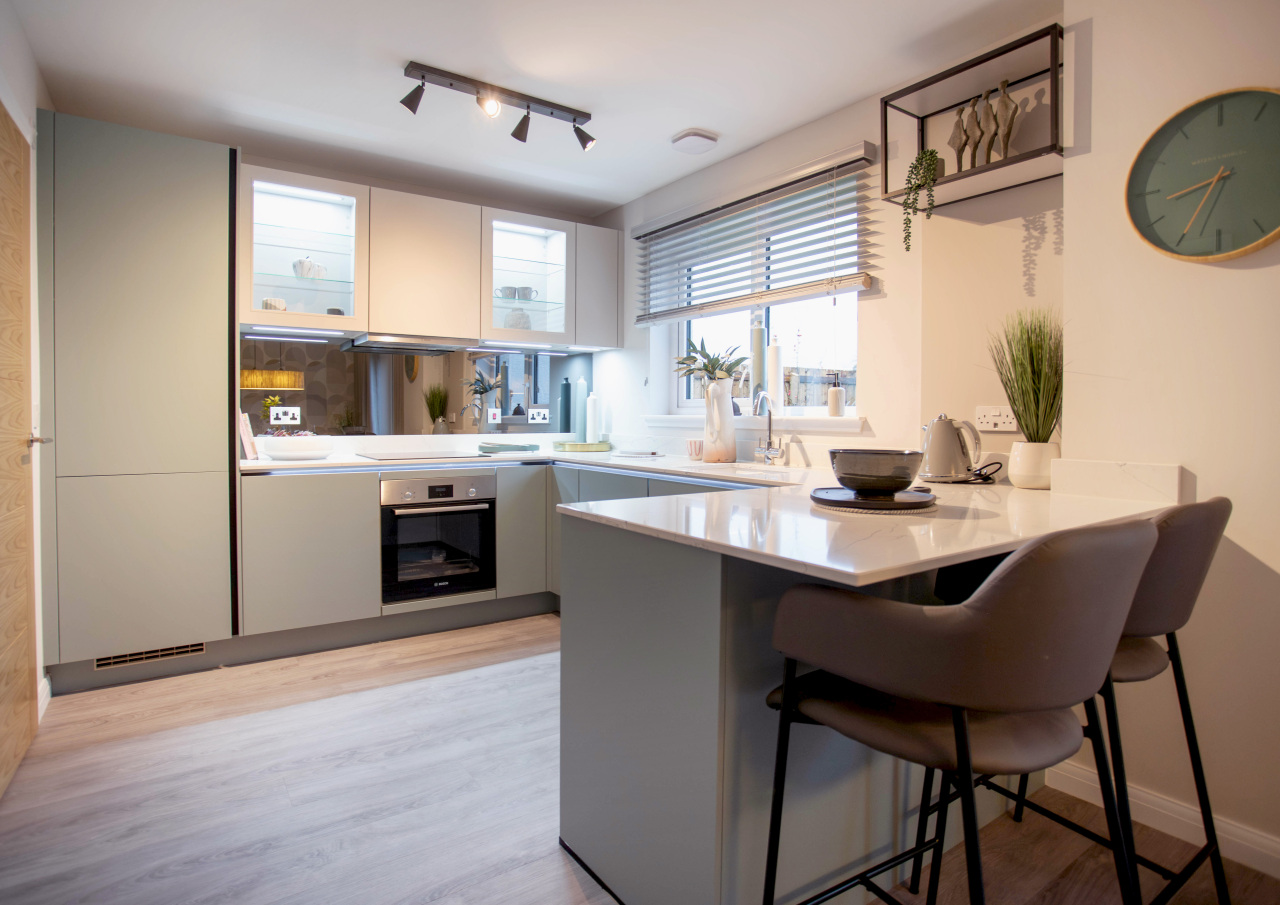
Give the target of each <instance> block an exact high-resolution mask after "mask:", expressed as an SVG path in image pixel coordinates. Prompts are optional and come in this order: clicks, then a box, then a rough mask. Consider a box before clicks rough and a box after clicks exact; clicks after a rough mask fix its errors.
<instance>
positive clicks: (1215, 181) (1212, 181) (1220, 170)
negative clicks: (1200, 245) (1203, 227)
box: [1182, 167, 1226, 236]
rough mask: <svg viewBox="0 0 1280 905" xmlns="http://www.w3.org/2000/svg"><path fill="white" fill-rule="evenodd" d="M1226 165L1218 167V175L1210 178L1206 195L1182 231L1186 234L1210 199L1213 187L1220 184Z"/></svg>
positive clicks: (1205, 191)
mask: <svg viewBox="0 0 1280 905" xmlns="http://www.w3.org/2000/svg"><path fill="white" fill-rule="evenodd" d="M1225 169H1226V167H1218V175H1217V176H1214V177H1213V178H1212V179H1210V180H1209V187H1208V188H1207V189H1205V190H1204V197H1203V198H1201V199H1200V203H1199V204H1198V205H1196V212H1195V213H1194V214H1192V215H1191V219H1190V220H1189V221H1188V222H1187V228H1186V229H1184V230H1183V231H1182V234H1183V235H1184V236H1185V235H1186V234H1187V233H1188V232H1190V231H1191V224H1192V223H1195V222H1196V217H1199V216H1200V208H1202V207H1204V203H1205V202H1206V201H1208V200H1209V196H1210V195H1212V194H1213V187H1214V186H1215V185H1217V184H1218V180H1219V179H1221V178H1222V173H1223V171H1224V170H1225Z"/></svg>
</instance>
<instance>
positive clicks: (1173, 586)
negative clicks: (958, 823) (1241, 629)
mask: <svg viewBox="0 0 1280 905" xmlns="http://www.w3.org/2000/svg"><path fill="white" fill-rule="evenodd" d="M1230 517H1231V501H1230V500H1228V499H1226V498H1225V497H1214V498H1213V499H1211V500H1206V501H1205V502H1203V503H1191V504H1189V505H1186V506H1175V507H1173V508H1171V509H1166V510H1164V511H1163V512H1161V513H1160V514H1159V515H1157V516H1155V517H1154V518H1153V519H1152V520H1151V521H1152V523H1153V524H1154V525H1155V526H1156V529H1157V530H1158V532H1159V539H1158V540H1157V541H1156V548H1155V550H1154V551H1153V552H1152V554H1151V559H1150V560H1149V562H1148V563H1147V568H1146V570H1145V571H1144V572H1143V575H1142V581H1141V582H1139V584H1138V590H1137V593H1136V595H1135V596H1134V600H1133V607H1132V608H1131V609H1130V611H1129V618H1128V620H1127V621H1126V622H1125V626H1124V635H1123V637H1121V639H1120V643H1119V645H1118V646H1117V647H1116V652H1115V655H1114V657H1112V660H1111V672H1110V674H1109V675H1108V677H1107V681H1106V682H1104V683H1103V685H1102V689H1101V691H1100V692H1099V694H1101V696H1102V700H1103V704H1104V705H1105V707H1106V714H1107V732H1108V742H1109V743H1110V747H1111V763H1112V768H1113V770H1114V772H1115V783H1116V792H1117V799H1118V807H1119V811H1120V821H1121V826H1122V828H1123V832H1124V836H1125V846H1126V849H1127V851H1128V852H1129V853H1130V854H1131V855H1132V859H1131V862H1130V863H1131V865H1132V867H1133V869H1134V870H1135V871H1136V868H1137V865H1138V864H1141V865H1142V866H1143V867H1147V868H1149V869H1151V870H1153V871H1155V872H1156V873H1157V874H1159V875H1160V876H1161V877H1162V878H1164V880H1165V881H1166V883H1165V888H1164V889H1163V890H1161V892H1160V893H1159V894H1158V895H1157V896H1156V899H1157V900H1158V901H1161V902H1164V901H1168V899H1169V898H1171V897H1172V896H1173V895H1174V893H1176V892H1177V891H1178V890H1179V889H1181V888H1182V886H1183V884H1185V883H1186V882H1187V880H1189V879H1190V878H1191V875H1192V874H1194V873H1195V872H1196V870H1198V869H1199V868H1200V866H1201V865H1202V864H1204V862H1205V859H1206V858H1207V859H1208V860H1209V863H1210V864H1211V865H1212V868H1213V883H1214V887H1215V888H1216V890H1217V894H1218V902H1219V903H1220V905H1230V902H1231V895H1230V893H1229V892H1228V891H1227V875H1226V871H1225V870H1224V869H1223V864H1222V852H1221V851H1220V850H1219V848H1218V834H1217V832H1216V831H1215V830H1214V826H1213V811H1212V809H1211V808H1210V807H1209V791H1208V786H1207V785H1206V783H1205V778H1204V764H1203V763H1202V762H1201V760H1200V745H1199V742H1198V741H1197V740H1196V729H1195V723H1194V722H1193V721H1192V718H1191V700H1190V698H1189V696H1188V695H1187V679H1186V675H1185V674H1184V673H1183V670H1182V657H1181V656H1180V654H1179V653H1178V638H1177V635H1176V632H1177V631H1178V629H1180V628H1182V627H1183V626H1184V625H1186V624H1187V621H1188V620H1189V619H1190V618H1191V611H1192V609H1193V608H1194V607H1195V603H1196V599H1197V598H1198V597H1199V596H1200V589H1201V588H1202V587H1203V586H1204V580H1205V577H1206V576H1207V575H1208V574H1209V566H1210V564H1212V562H1213V557H1214V554H1215V553H1216V552H1217V550H1218V544H1219V542H1220V541H1221V540H1222V535H1223V532H1224V531H1226V527H1227V520H1228V519H1229V518H1230ZM1158 635H1164V636H1165V643H1166V644H1167V645H1168V649H1167V651H1166V649H1165V648H1163V647H1161V646H1160V644H1159V643H1158V642H1157V641H1156V640H1155V636H1158ZM1167 666H1172V667H1173V683H1174V688H1175V689H1176V690H1177V694H1178V705H1179V708H1180V709H1181V711H1182V728H1183V731H1184V733H1185V734H1186V738H1187V752H1188V754H1189V755H1190V759H1191V773H1192V776H1193V777H1194V779H1195V785H1196V797H1197V798H1198V799H1199V804H1200V818H1201V820H1202V821H1203V823H1204V835H1205V844H1204V845H1203V846H1202V847H1201V848H1200V850H1199V851H1198V852H1196V854H1195V855H1194V856H1193V857H1192V858H1191V860H1190V861H1188V862H1187V864H1186V866H1185V867H1183V868H1182V870H1180V871H1174V870H1171V869H1169V868H1167V867H1164V866H1163V865H1160V864H1156V863H1154V862H1152V861H1150V860H1148V859H1146V858H1143V857H1141V856H1139V855H1138V854H1137V852H1136V849H1135V848H1134V843H1133V823H1132V822H1131V820H1130V817H1129V792H1128V787H1127V785H1126V782H1125V769H1124V752H1123V749H1122V748H1121V744H1120V718H1119V713H1118V710H1117V707H1116V696H1115V687H1114V684H1113V683H1115V682H1143V681H1146V680H1147V679H1153V678H1155V677H1156V676H1158V675H1160V674H1161V673H1162V672H1164V670H1165V667H1167ZM997 791H1001V792H1004V790H1003V789H997ZM1004 794H1008V793H1007V792H1004ZM1026 794H1027V777H1026V776H1025V775H1024V776H1022V777H1021V779H1020V780H1019V782H1018V792H1017V796H1016V798H1015V800H1016V801H1017V803H1018V804H1017V807H1016V808H1015V810H1014V819H1015V820H1021V819H1022V809H1023V807H1024V806H1025V807H1029V808H1032V809H1033V810H1035V811H1036V812H1037V813H1040V814H1043V815H1044V816H1046V817H1049V818H1050V819H1051V820H1055V821H1057V822H1058V823H1061V824H1063V825H1064V826H1067V827H1069V828H1071V829H1074V830H1076V831H1077V832H1079V833H1081V834H1082V835H1084V836H1087V837H1089V838H1091V839H1093V840H1094V841H1096V842H1099V843H1101V844H1104V845H1107V844H1109V843H1108V842H1107V840H1105V839H1101V838H1099V837H1098V836H1097V835H1096V834H1094V833H1092V832H1090V831H1089V830H1087V829H1085V828H1084V827H1081V826H1080V825H1079V824H1076V823H1073V822H1072V821H1069V820H1066V819H1065V818H1063V817H1061V816H1059V815H1057V814H1054V813H1052V812H1050V811H1048V810H1047V809H1045V808H1042V807H1040V806H1038V805H1036V804H1035V803H1034V802H1029V801H1027V799H1026ZM913 876H918V869H917V873H916V874H915V875H913ZM917 882H918V880H917ZM1137 882H1138V880H1137V876H1136V873H1135V875H1134V878H1133V884H1134V885H1135V886H1136V884H1137Z"/></svg>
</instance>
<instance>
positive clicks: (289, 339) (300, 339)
mask: <svg viewBox="0 0 1280 905" xmlns="http://www.w3.org/2000/svg"><path fill="white" fill-rule="evenodd" d="M245 339H261V340H264V341H265V340H275V341H276V342H281V343H326V344H327V343H328V342H329V340H327V339H308V338H307V337H305V336H246V337H245Z"/></svg>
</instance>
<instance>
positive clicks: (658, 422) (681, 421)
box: [644, 414, 867, 436]
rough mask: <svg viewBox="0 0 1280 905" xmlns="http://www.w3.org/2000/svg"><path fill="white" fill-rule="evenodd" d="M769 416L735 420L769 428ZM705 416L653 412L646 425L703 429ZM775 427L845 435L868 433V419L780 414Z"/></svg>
mask: <svg viewBox="0 0 1280 905" xmlns="http://www.w3.org/2000/svg"><path fill="white" fill-rule="evenodd" d="M766 420H767V418H766V417H765V416H756V415H738V416H737V417H735V418H734V419H733V426H734V427H735V428H741V429H743V430H759V431H763V430H764V429H765V422H766ZM704 421H705V418H704V416H703V415H700V414H698V415H695V414H688V415H649V416H647V417H646V418H645V419H644V423H645V426H647V427H650V428H663V429H667V430H691V431H692V430H701V429H702V425H703V422H704ZM773 429H774V430H775V431H777V432H778V433H783V432H786V433H793V434H843V435H845V436H849V435H857V434H861V433H864V432H866V430H867V419H866V418H859V417H858V416H857V415H845V416H844V417H842V418H832V417H831V416H830V415H778V416H776V417H775V418H774V419H773Z"/></svg>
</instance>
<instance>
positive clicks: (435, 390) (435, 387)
mask: <svg viewBox="0 0 1280 905" xmlns="http://www.w3.org/2000/svg"><path fill="white" fill-rule="evenodd" d="M422 401H423V402H425V403H426V405H427V414H428V415H429V416H430V417H431V424H432V427H431V433H433V434H447V433H449V426H448V425H447V424H445V421H444V413H445V412H447V411H448V410H449V390H448V389H446V388H445V385H444V384H442V383H433V384H432V385H431V386H429V387H427V391H426V392H425V393H423V394H422Z"/></svg>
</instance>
